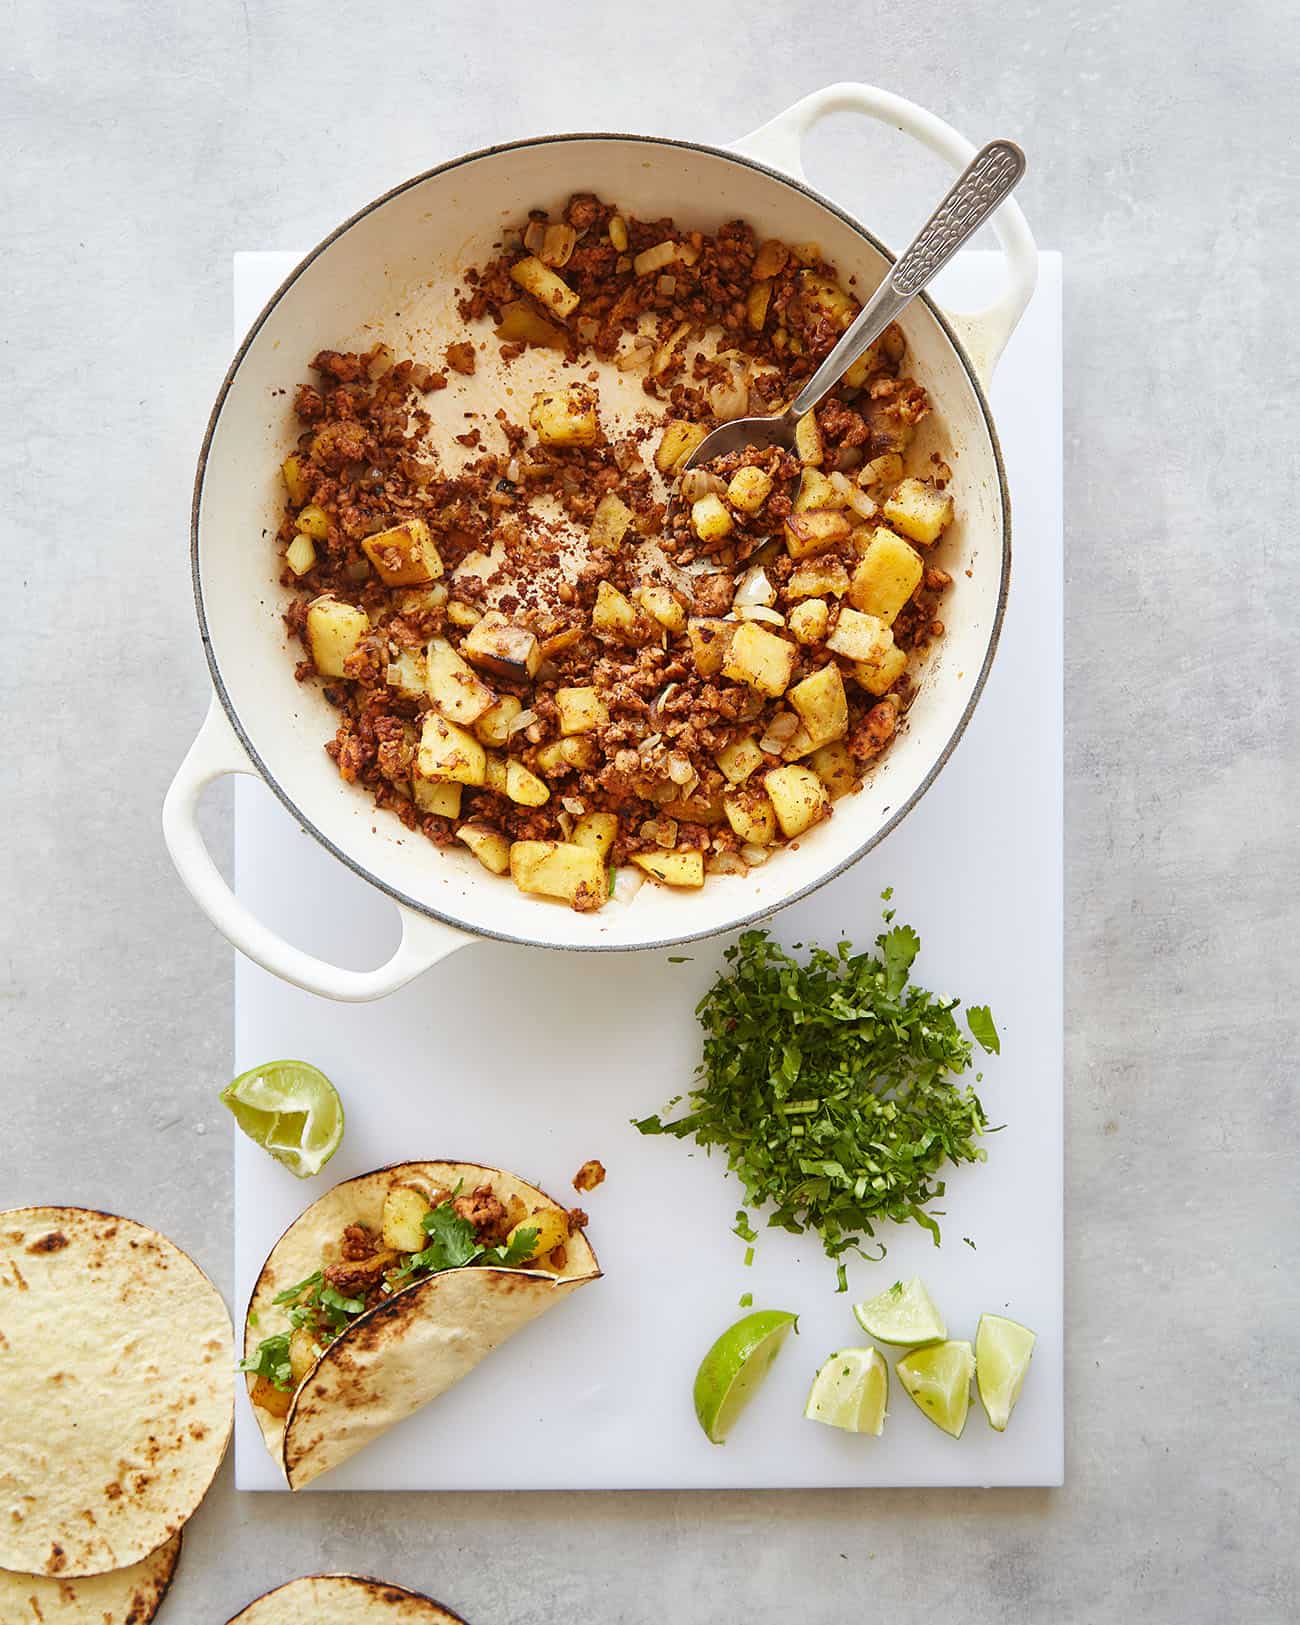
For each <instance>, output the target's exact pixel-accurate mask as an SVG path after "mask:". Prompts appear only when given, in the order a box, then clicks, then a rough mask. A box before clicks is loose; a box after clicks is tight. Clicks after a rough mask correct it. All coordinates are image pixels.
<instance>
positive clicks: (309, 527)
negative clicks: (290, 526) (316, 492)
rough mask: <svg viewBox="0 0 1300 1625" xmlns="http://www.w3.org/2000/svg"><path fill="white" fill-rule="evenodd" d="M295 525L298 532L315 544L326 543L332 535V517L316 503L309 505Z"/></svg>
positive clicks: (295, 521)
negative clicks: (308, 537)
mask: <svg viewBox="0 0 1300 1625" xmlns="http://www.w3.org/2000/svg"><path fill="white" fill-rule="evenodd" d="M293 523H294V528H295V529H296V530H299V531H301V532H302V534H303V535H304V536H310V537H311V539H312V541H314V542H323V541H325V540H326V538H327V537H328V536H329V533H330V516H329V515H328V514H327V513H326V512H325V510H324V508H319V507H317V505H316V504H315V503H314V502H311V503H308V505H307V506H306V507H305V508H304V509H303V510H302V512H301V513H300V514H299V515H298V517H297V518H296V519H295V520H294V522H293Z"/></svg>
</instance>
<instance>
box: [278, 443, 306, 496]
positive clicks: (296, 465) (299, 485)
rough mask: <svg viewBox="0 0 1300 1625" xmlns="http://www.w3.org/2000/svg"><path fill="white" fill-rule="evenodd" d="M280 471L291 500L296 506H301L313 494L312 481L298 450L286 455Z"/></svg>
mask: <svg viewBox="0 0 1300 1625" xmlns="http://www.w3.org/2000/svg"><path fill="white" fill-rule="evenodd" d="M280 473H281V475H282V477H283V479H284V488H285V490H286V491H287V492H288V493H289V501H290V502H292V503H293V505H294V507H295V508H301V507H302V506H303V505H304V503H305V502H306V501H307V498H308V497H309V496H310V495H311V481H310V480H309V479H308V478H307V471H306V469H305V468H304V467H303V466H302V458H301V457H299V456H298V455H297V453H296V452H295V453H294V455H293V456H291V457H286V458H285V460H284V461H283V462H282V463H281V464H280Z"/></svg>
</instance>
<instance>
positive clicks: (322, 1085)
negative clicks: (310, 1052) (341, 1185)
mask: <svg viewBox="0 0 1300 1625" xmlns="http://www.w3.org/2000/svg"><path fill="white" fill-rule="evenodd" d="M221 1100H222V1104H223V1105H225V1106H226V1107H227V1108H228V1109H229V1111H230V1113H231V1115H232V1116H233V1117H234V1119H235V1122H236V1123H238V1125H239V1127H240V1129H241V1130H242V1131H243V1133H245V1134H246V1135H247V1136H248V1138H249V1139H250V1140H252V1142H253V1143H254V1145H259V1146H261V1147H262V1149H263V1150H264V1151H267V1152H269V1153H270V1155H271V1156H273V1157H274V1158H275V1160H276V1161H277V1162H278V1163H281V1164H282V1165H283V1166H284V1167H286V1168H287V1169H288V1170H289V1171H290V1173H292V1174H295V1175H296V1176H297V1177H298V1178H299V1179H310V1178H312V1176H313V1175H315V1174H318V1173H319V1172H320V1171H321V1169H322V1168H323V1167H324V1166H325V1164H326V1163H327V1162H328V1161H329V1160H330V1158H331V1157H332V1156H333V1155H334V1153H335V1152H336V1151H337V1150H338V1148H339V1146H340V1145H341V1144H342V1142H343V1121H344V1114H343V1102H342V1101H341V1100H340V1099H339V1092H338V1090H337V1089H336V1088H335V1087H334V1085H333V1084H332V1083H331V1082H330V1080H329V1079H328V1078H327V1077H326V1076H325V1074H324V1073H323V1072H322V1071H320V1069H319V1068H318V1067H314V1066H312V1065H310V1063H309V1062H307V1061H268V1062H266V1063H264V1064H263V1065H262V1066H255V1067H252V1068H250V1069H249V1071H247V1072H242V1073H241V1074H240V1075H239V1077H237V1078H236V1079H235V1080H234V1081H233V1082H232V1083H229V1084H227V1085H226V1087H225V1088H224V1089H223V1090H222V1091H221Z"/></svg>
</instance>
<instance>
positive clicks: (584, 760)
mask: <svg viewBox="0 0 1300 1625" xmlns="http://www.w3.org/2000/svg"><path fill="white" fill-rule="evenodd" d="M598 755H599V751H598V749H597V746H596V741H595V740H594V739H593V738H592V737H591V735H590V734H571V735H570V736H569V737H568V738H567V739H552V740H551V742H550V743H549V744H547V745H542V746H541V747H540V749H539V750H538V752H537V765H538V767H540V768H541V770H542V772H543V773H545V774H547V775H548V776H549V777H557V776H558V775H559V774H561V773H568V772H570V771H572V770H573V769H575V768H576V769H580V770H583V771H586V770H587V769H589V768H592V767H595V765H596V758H597V756H598Z"/></svg>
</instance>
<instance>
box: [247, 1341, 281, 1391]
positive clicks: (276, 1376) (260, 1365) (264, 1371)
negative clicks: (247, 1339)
mask: <svg viewBox="0 0 1300 1625" xmlns="http://www.w3.org/2000/svg"><path fill="white" fill-rule="evenodd" d="M239 1369H240V1370H241V1371H250V1372H252V1373H253V1375H254V1376H257V1377H265V1378H266V1380H267V1381H268V1382H269V1383H272V1384H274V1386H275V1387H277V1388H278V1389H279V1390H280V1391H281V1393H288V1392H289V1390H290V1389H291V1388H292V1387H293V1369H292V1367H291V1366H290V1364H289V1334H288V1333H287V1332H280V1333H277V1335H276V1336H275V1337H264V1338H263V1339H262V1341H261V1342H260V1343H259V1344H258V1345H257V1352H256V1353H255V1354H254V1355H253V1356H252V1357H251V1358H250V1359H247V1360H241V1361H240V1362H239Z"/></svg>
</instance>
